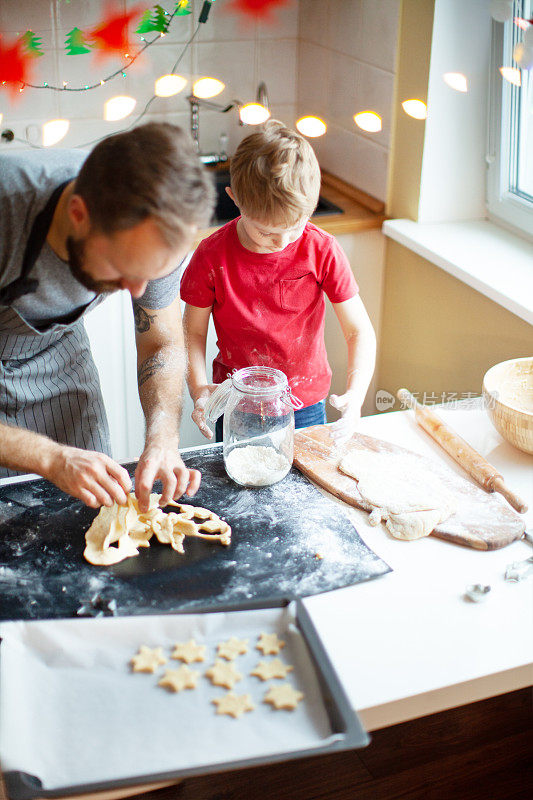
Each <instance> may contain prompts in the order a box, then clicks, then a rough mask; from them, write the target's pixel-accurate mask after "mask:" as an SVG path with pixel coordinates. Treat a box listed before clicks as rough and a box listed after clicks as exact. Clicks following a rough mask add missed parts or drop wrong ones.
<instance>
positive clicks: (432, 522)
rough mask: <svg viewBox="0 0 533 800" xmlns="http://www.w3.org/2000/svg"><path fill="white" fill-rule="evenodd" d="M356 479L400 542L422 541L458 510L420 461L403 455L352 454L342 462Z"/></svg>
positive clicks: (374, 517)
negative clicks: (423, 537)
mask: <svg viewBox="0 0 533 800" xmlns="http://www.w3.org/2000/svg"><path fill="white" fill-rule="evenodd" d="M338 468H339V470H340V471H341V472H343V473H344V474H345V475H349V476H350V477H351V478H355V480H356V481H357V488H358V490H359V493H360V495H361V497H362V498H363V501H364V502H365V504H367V505H368V510H369V511H370V512H371V515H370V521H371V524H374V525H376V524H378V523H379V522H380V521H381V520H383V521H384V522H385V525H386V526H387V529H388V530H389V531H390V533H391V534H392V535H393V536H394V537H396V538H397V539H420V538H421V537H422V536H428V535H429V534H430V533H431V531H432V530H434V529H435V528H436V527H437V525H438V524H439V523H441V522H444V520H445V519H448V517H450V516H451V515H452V514H453V513H454V512H455V510H456V501H455V499H454V497H453V495H452V494H451V493H450V492H449V491H448V490H447V489H446V488H445V487H444V486H442V484H441V482H440V480H439V479H438V478H437V477H436V476H435V475H432V474H431V473H430V472H428V470H427V467H426V466H425V465H424V464H423V463H422V464H421V463H420V462H419V460H418V459H417V458H416V456H414V455H413V456H410V455H408V454H403V453H387V452H377V451H369V450H350V451H349V452H348V453H347V454H346V455H345V456H344V457H343V458H342V459H341V460H340V462H339V465H338Z"/></svg>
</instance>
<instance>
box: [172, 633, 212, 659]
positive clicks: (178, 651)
mask: <svg viewBox="0 0 533 800" xmlns="http://www.w3.org/2000/svg"><path fill="white" fill-rule="evenodd" d="M205 651H206V646H205V644H196V641H195V640H194V639H189V641H188V642H176V644H175V645H174V650H173V651H172V653H171V656H170V657H171V658H175V659H177V660H179V661H185V663H186V664H191V663H192V662H193V661H205Z"/></svg>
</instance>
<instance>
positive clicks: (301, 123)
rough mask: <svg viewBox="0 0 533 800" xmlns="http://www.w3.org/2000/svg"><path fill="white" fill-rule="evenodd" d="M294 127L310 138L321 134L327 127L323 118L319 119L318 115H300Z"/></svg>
mask: <svg viewBox="0 0 533 800" xmlns="http://www.w3.org/2000/svg"><path fill="white" fill-rule="evenodd" d="M296 127H297V128H298V130H299V131H300V133H301V134H303V136H309V137H310V138H315V137H317V136H323V135H324V134H325V132H326V131H327V128H328V126H327V125H326V123H325V122H324V120H322V119H320V117H312V116H308V117H300V119H298V120H296Z"/></svg>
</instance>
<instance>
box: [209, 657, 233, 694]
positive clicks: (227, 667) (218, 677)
mask: <svg viewBox="0 0 533 800" xmlns="http://www.w3.org/2000/svg"><path fill="white" fill-rule="evenodd" d="M205 674H206V676H207V677H208V678H209V679H210V680H211V683H212V684H213V686H225V687H226V689H233V687H234V686H235V684H236V683H237V681H240V680H242V675H241V673H240V672H237V670H236V669H235V664H234V663H233V662H231V663H229V664H227V663H226V662H225V661H221V660H220V659H219V658H217V660H216V661H215V663H214V665H213V666H212V667H210V668H209V669H208V670H206V673H205Z"/></svg>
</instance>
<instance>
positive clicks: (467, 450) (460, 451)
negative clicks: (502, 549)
mask: <svg viewBox="0 0 533 800" xmlns="http://www.w3.org/2000/svg"><path fill="white" fill-rule="evenodd" d="M396 397H397V398H398V400H400V401H401V402H402V403H404V405H406V406H408V407H409V408H412V409H413V411H414V412H415V419H416V421H417V422H418V424H419V425H420V427H422V428H423V429H424V430H425V431H426V432H427V433H429V435H430V436H431V437H432V438H433V439H434V440H435V441H436V442H437V444H439V445H440V446H441V447H442V448H443V450H446V452H447V453H448V455H450V456H451V457H452V458H453V460H454V461H456V462H457V463H458V464H459V465H460V466H461V467H462V468H463V469H464V470H465V471H466V472H468V474H469V475H471V476H472V478H474V480H475V481H477V483H479V485H480V486H481V487H482V488H483V489H485V491H487V492H499V493H500V494H501V495H503V497H505V499H506V500H507V502H508V503H510V504H511V505H512V507H513V508H515V509H516V510H517V511H518V512H520V514H525V513H526V511H527V506H526V504H525V503H524V501H523V500H521V499H520V497H518V496H517V495H516V494H515V493H514V492H512V491H511V490H510V489H509V488H508V487H507V486H506V485H505V482H504V480H503V476H502V475H500V473H499V472H498V470H497V469H496V467H493V466H492V464H489V462H488V461H486V460H485V459H484V458H483V456H482V455H480V454H479V453H478V452H477V450H474V448H473V447H471V446H470V445H469V444H468V442H465V440H464V439H463V438H461V436H459V434H458V433H455V431H454V430H452V428H449V427H448V425H446V424H445V423H444V422H443V421H442V420H441V419H440V417H438V416H437V415H436V414H435V413H434V412H433V411H430V409H429V408H428V407H427V406H423V405H420V403H418V401H417V400H416V398H415V397H413V395H412V394H411V392H410V391H408V389H398V391H397V392H396Z"/></svg>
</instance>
